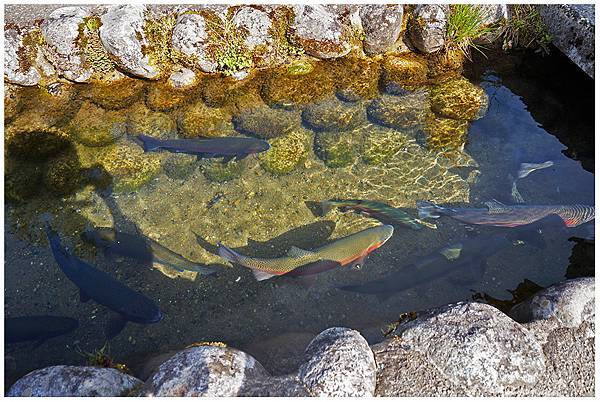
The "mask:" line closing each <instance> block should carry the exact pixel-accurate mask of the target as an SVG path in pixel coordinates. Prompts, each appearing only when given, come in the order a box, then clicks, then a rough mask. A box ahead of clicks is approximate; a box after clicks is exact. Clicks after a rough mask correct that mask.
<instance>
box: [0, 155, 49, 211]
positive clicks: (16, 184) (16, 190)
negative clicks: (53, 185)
mask: <svg viewBox="0 0 600 402" xmlns="http://www.w3.org/2000/svg"><path fill="white" fill-rule="evenodd" d="M42 172H43V165H42V164H39V163H32V162H29V161H23V160H18V159H14V158H5V159H4V197H5V199H6V200H7V201H8V202H24V201H26V200H27V199H29V198H31V197H33V196H35V194H37V193H38V192H39V190H40V183H41V180H42V174H43V173H42Z"/></svg>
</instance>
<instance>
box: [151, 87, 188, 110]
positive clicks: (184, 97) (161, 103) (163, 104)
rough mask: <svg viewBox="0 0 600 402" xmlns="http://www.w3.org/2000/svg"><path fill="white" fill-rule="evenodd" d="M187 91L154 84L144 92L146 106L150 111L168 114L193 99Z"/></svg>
mask: <svg viewBox="0 0 600 402" xmlns="http://www.w3.org/2000/svg"><path fill="white" fill-rule="evenodd" d="M191 95H192V93H191V92H190V91H189V90H184V89H175V88H173V87H172V86H171V85H169V84H168V83H165V82H154V83H152V84H151V85H149V86H148V89H147V91H146V105H147V106H148V107H149V108H150V109H152V110H158V111H161V112H168V111H170V110H172V109H174V108H176V107H177V106H180V105H182V104H184V103H187V102H189V101H191V100H192V99H193V97H192V96H191Z"/></svg>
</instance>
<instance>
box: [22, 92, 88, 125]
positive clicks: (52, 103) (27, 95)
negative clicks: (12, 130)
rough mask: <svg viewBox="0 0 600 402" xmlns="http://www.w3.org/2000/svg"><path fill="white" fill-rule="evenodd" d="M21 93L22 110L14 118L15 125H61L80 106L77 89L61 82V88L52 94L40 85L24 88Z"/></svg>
mask: <svg viewBox="0 0 600 402" xmlns="http://www.w3.org/2000/svg"><path fill="white" fill-rule="evenodd" d="M22 94H23V97H22V105H21V107H22V112H21V113H20V114H19V115H18V116H16V118H15V119H14V121H13V123H12V124H13V125H15V126H20V125H21V126H29V125H31V124H37V125H39V126H47V127H52V126H54V127H61V126H63V125H65V124H66V123H68V121H69V119H71V117H73V115H74V114H75V113H77V111H78V110H79V107H80V106H81V101H80V100H79V99H78V97H77V94H78V91H77V89H76V88H75V87H74V85H71V84H61V89H60V90H59V91H55V92H53V93H52V94H51V93H49V92H48V91H47V89H46V88H42V87H32V88H26V89H24V90H23V92H22Z"/></svg>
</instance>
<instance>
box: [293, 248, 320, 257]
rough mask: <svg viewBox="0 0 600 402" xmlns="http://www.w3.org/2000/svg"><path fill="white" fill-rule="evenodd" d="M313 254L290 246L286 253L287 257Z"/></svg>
mask: <svg viewBox="0 0 600 402" xmlns="http://www.w3.org/2000/svg"><path fill="white" fill-rule="evenodd" d="M312 254H314V253H313V252H312V251H308V250H304V249H301V248H300V247H296V246H292V247H290V249H289V250H288V252H287V255H288V257H306V256H308V255H312Z"/></svg>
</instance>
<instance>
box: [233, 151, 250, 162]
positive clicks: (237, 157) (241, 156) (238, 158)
mask: <svg viewBox="0 0 600 402" xmlns="http://www.w3.org/2000/svg"><path fill="white" fill-rule="evenodd" d="M248 155H250V154H247V153H242V154H237V155H236V156H235V160H236V161H238V162H239V161H241V160H242V159H246V158H247V157H248Z"/></svg>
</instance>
